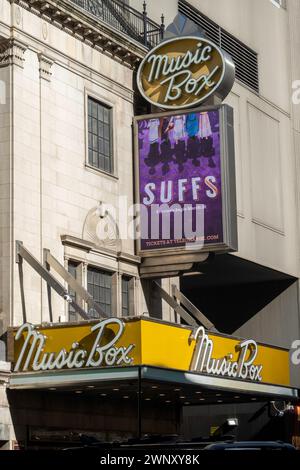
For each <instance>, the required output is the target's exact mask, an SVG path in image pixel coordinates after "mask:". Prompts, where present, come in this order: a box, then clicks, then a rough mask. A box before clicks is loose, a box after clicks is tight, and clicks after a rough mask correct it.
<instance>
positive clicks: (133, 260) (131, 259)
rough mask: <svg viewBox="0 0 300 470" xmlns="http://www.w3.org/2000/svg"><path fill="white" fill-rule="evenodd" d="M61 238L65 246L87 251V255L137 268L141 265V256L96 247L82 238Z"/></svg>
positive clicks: (62, 236)
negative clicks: (97, 254)
mask: <svg viewBox="0 0 300 470" xmlns="http://www.w3.org/2000/svg"><path fill="white" fill-rule="evenodd" d="M60 238H61V242H62V244H63V245H64V246H68V247H74V248H77V249H79V250H82V251H85V252H86V253H91V252H93V253H99V254H101V255H105V256H108V257H110V258H113V259H117V260H118V261H122V262H124V263H127V264H133V265H136V266H138V265H140V264H141V258H140V256H136V255H131V254H129V253H124V252H116V251H115V250H112V249H109V248H105V247H99V246H96V245H95V244H94V243H91V242H88V241H86V240H83V239H81V238H77V237H73V236H71V235H61V237H60ZM66 259H69V258H68V256H66Z"/></svg>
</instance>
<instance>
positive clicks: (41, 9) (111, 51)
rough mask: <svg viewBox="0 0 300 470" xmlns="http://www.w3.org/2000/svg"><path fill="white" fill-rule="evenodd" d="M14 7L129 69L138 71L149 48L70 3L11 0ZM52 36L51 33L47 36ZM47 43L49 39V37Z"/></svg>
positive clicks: (42, 0)
mask: <svg viewBox="0 0 300 470" xmlns="http://www.w3.org/2000/svg"><path fill="white" fill-rule="evenodd" d="M10 2H11V3H12V4H16V5H19V6H20V7H22V8H24V9H26V10H28V11H30V12H31V13H33V14H35V15H37V16H40V17H41V18H43V20H44V21H45V22H47V23H50V24H52V25H54V26H55V27H57V28H59V29H61V30H63V31H65V32H66V33H68V34H70V35H72V36H74V37H75V38H77V39H79V40H80V41H82V42H84V43H86V44H88V45H90V46H91V47H93V48H95V49H97V50H99V51H101V52H102V53H103V54H105V55H108V56H109V57H111V58H112V59H114V60H117V61H118V62H121V63H123V64H124V65H126V66H127V67H130V68H133V69H135V68H136V67H137V66H138V64H139V63H140V61H141V60H142V59H143V58H144V56H145V52H146V51H147V49H146V48H145V47H144V46H143V45H142V44H140V43H138V42H136V41H135V40H133V39H131V38H130V37H129V36H126V35H125V34H122V33H121V32H119V31H117V30H114V28H112V27H111V26H110V25H109V24H106V23H105V22H104V21H102V20H101V19H99V18H94V17H93V16H92V15H91V14H90V13H88V12H86V11H84V10H82V9H81V8H80V7H77V6H76V4H74V3H71V2H69V1H68V0H60V1H59V2H58V1H57V0H47V1H45V0H10ZM47 35H48V34H47ZM43 37H44V40H46V39H47V37H46V38H45V36H43Z"/></svg>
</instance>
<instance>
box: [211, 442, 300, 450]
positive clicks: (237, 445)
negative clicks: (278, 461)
mask: <svg viewBox="0 0 300 470" xmlns="http://www.w3.org/2000/svg"><path fill="white" fill-rule="evenodd" d="M203 450H247V451H251V450H264V451H265V450H283V451H293V450H296V448H295V447H294V446H293V445H292V444H287V443H285V442H281V441H240V442H214V443H213V444H209V445H207V446H206V447H204V449H203Z"/></svg>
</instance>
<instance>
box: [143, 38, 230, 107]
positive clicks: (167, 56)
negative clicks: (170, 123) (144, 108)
mask: <svg viewBox="0 0 300 470" xmlns="http://www.w3.org/2000/svg"><path fill="white" fill-rule="evenodd" d="M234 77H235V66H234V63H233V62H232V59H231V57H230V56H229V55H228V54H227V53H225V52H224V51H222V50H221V49H220V48H219V47H218V46H217V45H216V44H214V43H212V42H211V41H209V40H208V39H204V38H200V37H196V36H195V37H194V36H184V37H178V38H175V39H171V40H168V41H164V42H162V43H161V44H159V45H158V46H156V47H155V48H154V49H152V50H151V51H150V52H149V53H148V54H147V55H146V57H145V58H144V60H143V61H142V63H141V65H140V67H139V70H138V75H137V83H138V88H139V90H140V93H141V94H142V96H143V97H144V98H145V99H146V100H147V101H149V102H150V103H151V104H152V105H155V106H158V107H160V108H164V109H182V108H188V107H192V106H197V105H199V104H200V103H203V102H205V101H206V100H207V99H208V98H209V97H210V96H211V95H212V94H214V95H217V96H219V98H220V99H221V100H223V99H224V98H225V97H226V96H227V94H228V93H229V91H230V90H231V88H232V86H233V83H234Z"/></svg>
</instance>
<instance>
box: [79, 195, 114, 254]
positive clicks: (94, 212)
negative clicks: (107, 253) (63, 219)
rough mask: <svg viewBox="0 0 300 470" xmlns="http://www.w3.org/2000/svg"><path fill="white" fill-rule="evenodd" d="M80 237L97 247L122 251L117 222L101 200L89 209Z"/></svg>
mask: <svg viewBox="0 0 300 470" xmlns="http://www.w3.org/2000/svg"><path fill="white" fill-rule="evenodd" d="M82 238H83V239H84V240H88V241H90V242H92V243H93V244H94V245H95V246H97V247H101V248H108V249H110V250H113V251H115V252H120V251H122V242H121V240H120V237H119V228H118V224H117V222H116V221H115V219H114V217H113V216H112V215H111V214H110V213H109V211H108V210H107V209H106V207H105V204H104V203H103V202H100V203H99V205H98V206H97V207H94V208H93V209H91V210H90V211H89V213H88V215H87V217H86V219H85V222H84V227H83V233H82Z"/></svg>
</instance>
